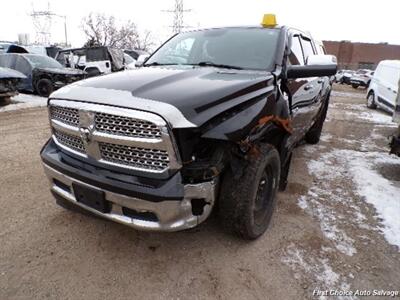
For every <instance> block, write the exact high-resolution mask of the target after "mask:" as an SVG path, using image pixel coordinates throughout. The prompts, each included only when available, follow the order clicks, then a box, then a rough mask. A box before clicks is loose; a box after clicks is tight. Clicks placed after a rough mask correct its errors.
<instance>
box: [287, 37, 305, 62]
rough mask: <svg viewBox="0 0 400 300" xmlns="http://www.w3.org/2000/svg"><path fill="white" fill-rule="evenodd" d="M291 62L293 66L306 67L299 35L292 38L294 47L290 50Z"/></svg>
mask: <svg viewBox="0 0 400 300" xmlns="http://www.w3.org/2000/svg"><path fill="white" fill-rule="evenodd" d="M289 62H290V64H291V65H304V58H303V51H302V49H301V44H300V39H299V36H298V35H295V36H293V37H292V47H291V49H290V54H289Z"/></svg>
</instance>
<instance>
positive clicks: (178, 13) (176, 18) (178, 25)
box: [164, 0, 191, 33]
mask: <svg viewBox="0 0 400 300" xmlns="http://www.w3.org/2000/svg"><path fill="white" fill-rule="evenodd" d="M190 11H191V9H184V7H183V0H175V7H174V9H173V10H164V12H168V13H172V14H173V21H172V26H171V27H172V32H173V33H180V32H181V31H182V29H184V28H187V27H189V26H185V25H184V23H183V16H184V14H185V13H187V12H190Z"/></svg>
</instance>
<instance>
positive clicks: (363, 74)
mask: <svg viewBox="0 0 400 300" xmlns="http://www.w3.org/2000/svg"><path fill="white" fill-rule="evenodd" d="M373 75H374V71H372V70H365V69H360V70H357V72H355V73H354V74H353V76H351V77H350V84H351V86H352V87H353V88H355V89H357V88H358V87H359V86H362V87H365V88H367V87H369V84H370V83H371V79H372V76H373Z"/></svg>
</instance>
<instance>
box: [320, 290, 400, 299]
mask: <svg viewBox="0 0 400 300" xmlns="http://www.w3.org/2000/svg"><path fill="white" fill-rule="evenodd" d="M313 296H383V297H392V298H394V297H399V291H385V290H355V291H342V290H322V291H321V290H314V291H313Z"/></svg>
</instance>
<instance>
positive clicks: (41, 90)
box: [36, 78, 54, 97]
mask: <svg viewBox="0 0 400 300" xmlns="http://www.w3.org/2000/svg"><path fill="white" fill-rule="evenodd" d="M53 91H54V87H53V83H52V82H51V80H49V79H47V78H42V79H39V81H38V82H37V84H36V92H37V93H38V94H39V96H42V97H48V96H49V95H50V94H51V93H52V92H53Z"/></svg>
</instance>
